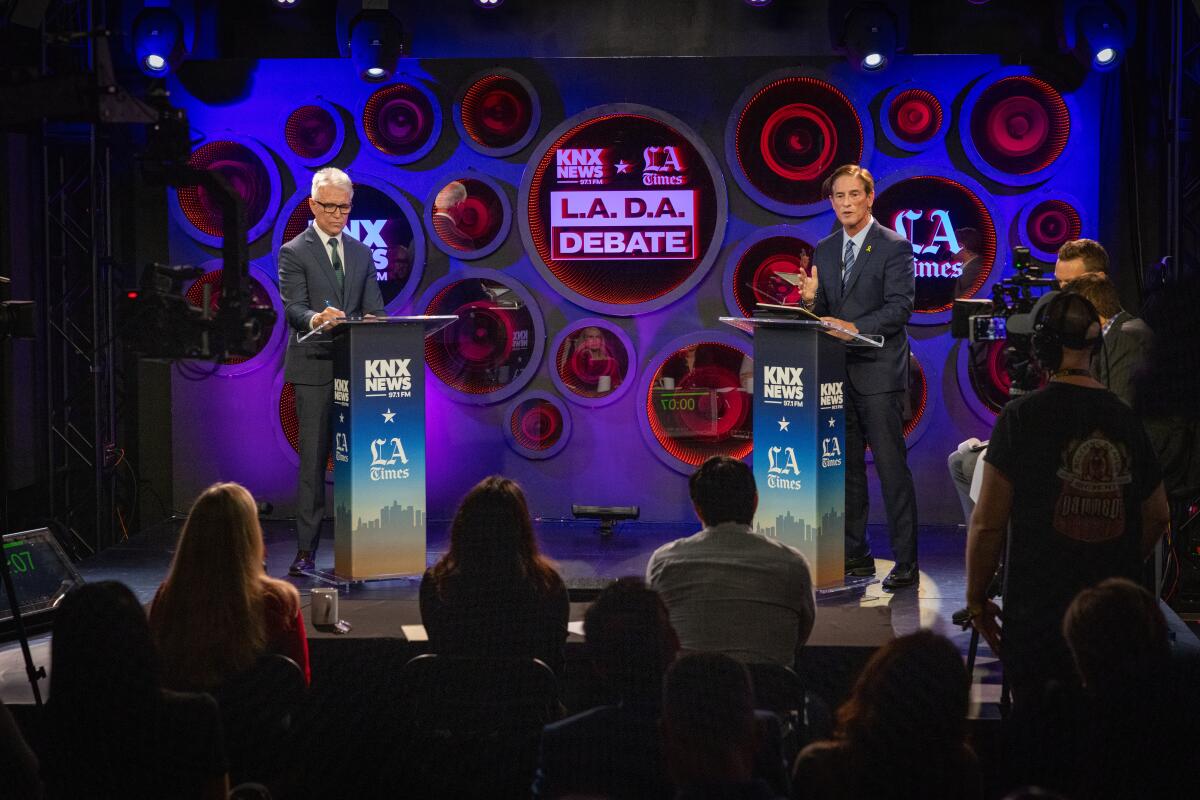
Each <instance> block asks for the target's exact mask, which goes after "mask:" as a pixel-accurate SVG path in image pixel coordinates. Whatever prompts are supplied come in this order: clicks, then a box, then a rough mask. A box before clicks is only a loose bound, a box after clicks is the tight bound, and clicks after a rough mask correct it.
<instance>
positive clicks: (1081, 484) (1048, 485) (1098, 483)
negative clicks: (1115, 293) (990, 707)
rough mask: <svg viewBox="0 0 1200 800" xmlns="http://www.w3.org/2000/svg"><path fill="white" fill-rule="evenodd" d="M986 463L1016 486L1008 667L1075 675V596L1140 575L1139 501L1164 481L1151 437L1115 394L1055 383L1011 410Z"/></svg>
mask: <svg viewBox="0 0 1200 800" xmlns="http://www.w3.org/2000/svg"><path fill="white" fill-rule="evenodd" d="M984 459H985V460H986V461H987V463H989V464H991V465H992V466H993V467H995V468H996V469H998V470H1000V472H1002V473H1003V474H1004V476H1005V477H1006V478H1008V480H1009V481H1011V482H1012V485H1013V501H1012V512H1011V516H1010V520H1011V524H1012V543H1011V546H1010V551H1009V555H1008V567H1007V569H1008V582H1007V587H1006V593H1005V597H1004V602H1003V606H1004V614H1003V620H1002V624H1003V639H1004V646H1003V649H1004V662H1005V669H1006V671H1007V672H1008V674H1009V677H1010V679H1016V680H1018V681H1019V680H1021V679H1022V678H1023V677H1026V676H1036V677H1038V678H1042V677H1054V676H1057V675H1059V674H1061V673H1063V672H1064V671H1065V672H1066V673H1067V675H1069V673H1070V666H1071V662H1070V657H1069V655H1068V654H1067V650H1066V644H1065V642H1064V641H1063V638H1062V632H1061V627H1062V618H1063V614H1064V613H1065V612H1066V610H1067V606H1069V605H1070V604H1071V600H1073V599H1074V597H1075V595H1076V594H1077V593H1078V592H1079V591H1080V590H1082V589H1084V588H1086V587H1088V586H1092V585H1094V584H1096V583H1098V582H1099V581H1101V580H1103V579H1104V578H1108V577H1112V576H1123V577H1127V578H1131V579H1134V580H1137V579H1138V577H1139V572H1140V569H1141V563H1142V559H1141V550H1140V542H1141V534H1142V524H1141V523H1142V514H1141V504H1142V502H1143V501H1144V500H1146V498H1147V497H1149V496H1150V494H1151V493H1152V492H1153V491H1154V489H1155V487H1157V486H1158V484H1159V482H1160V481H1161V479H1162V477H1161V474H1160V471H1159V466H1158V462H1157V460H1156V459H1155V457H1154V451H1153V450H1152V449H1151V447H1150V440H1149V438H1148V437H1147V436H1146V431H1145V429H1144V428H1143V427H1142V423H1141V421H1140V420H1139V419H1138V417H1137V416H1135V415H1134V413H1133V411H1132V410H1130V408H1129V407H1128V406H1126V405H1125V404H1124V403H1122V402H1121V401H1120V400H1118V399H1117V397H1116V395H1114V394H1112V393H1111V392H1109V391H1108V390H1106V389H1093V388H1088V387H1085V386H1077V385H1074V384H1069V383H1060V382H1051V383H1050V384H1048V385H1047V386H1045V387H1044V388H1042V389H1040V390H1038V391H1036V392H1033V393H1031V394H1028V395H1025V396H1024V397H1020V398H1017V399H1015V400H1013V401H1012V402H1010V403H1009V404H1008V405H1007V406H1005V407H1004V411H1003V412H1002V413H1001V414H1000V418H999V419H997V420H996V427H995V428H994V429H993V430H992V438H991V442H990V443H989V445H988V450H987V454H986V455H985V456H984ZM1064 677H1066V676H1065V675H1064Z"/></svg>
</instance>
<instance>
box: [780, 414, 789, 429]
mask: <svg viewBox="0 0 1200 800" xmlns="http://www.w3.org/2000/svg"><path fill="white" fill-rule="evenodd" d="M791 424H792V423H791V422H789V421H788V418H787V417H780V418H779V430H781V431H786V430H787V429H788V425H791Z"/></svg>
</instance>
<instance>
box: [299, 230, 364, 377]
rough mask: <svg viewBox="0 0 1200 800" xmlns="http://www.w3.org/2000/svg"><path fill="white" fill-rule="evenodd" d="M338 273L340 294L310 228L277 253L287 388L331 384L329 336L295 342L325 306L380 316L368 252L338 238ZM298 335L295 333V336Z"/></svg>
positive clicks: (347, 238) (326, 257)
mask: <svg viewBox="0 0 1200 800" xmlns="http://www.w3.org/2000/svg"><path fill="white" fill-rule="evenodd" d="M342 250H343V251H344V252H343V253H342V268H343V269H344V270H345V271H346V281H345V288H344V289H342V290H339V289H338V282H337V276H335V275H334V273H333V265H332V264H331V263H330V261H329V252H328V250H326V249H325V245H324V244H323V243H322V242H321V238H320V237H319V236H318V235H317V232H316V230H315V228H314V226H312V225H310V226H308V228H306V229H305V230H304V231H303V232H302V233H301V234H300V235H299V236H297V237H296V238H295V239H292V240H291V241H290V242H288V243H287V244H285V245H284V246H283V247H281V248H279V294H280V296H281V297H282V298H283V312H284V314H285V315H286V316H287V321H288V327H289V328H290V329H291V330H290V331H289V333H290V334H291V335H290V336H289V337H288V346H287V355H285V356H284V360H283V377H284V379H285V380H287V381H290V382H292V383H300V384H307V385H319V384H325V383H329V382H330V381H332V380H333V344H332V340H331V338H330V336H329V334H328V333H318V334H317V335H315V336H313V337H312V338H310V339H308V340H307V341H305V342H304V343H300V342H298V341H296V339H297V336H303V335H304V334H306V333H308V331H309V330H310V328H309V326H310V323H311V321H312V318H313V316H315V315H316V314H317V313H318V312H320V311H323V310H324V309H325V307H326V304H328V305H332V306H334V307H336V308H340V309H341V310H342V311H345V312H346V315H347V316H349V315H351V314H378V313H382V312H383V295H382V294H381V293H380V291H379V283H378V282H377V281H376V280H375V268H374V266H373V265H372V263H371V249H370V248H369V247H367V246H366V245H364V244H362V243H361V242H359V241H358V240H356V239H354V238H352V237H351V236H350V235H349V234H347V233H345V232H343V233H342ZM297 332H298V333H297Z"/></svg>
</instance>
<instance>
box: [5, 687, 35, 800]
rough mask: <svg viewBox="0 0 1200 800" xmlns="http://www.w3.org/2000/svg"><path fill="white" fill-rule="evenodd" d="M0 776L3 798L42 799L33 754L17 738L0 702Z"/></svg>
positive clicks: (14, 723)
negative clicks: (0, 777) (2, 779)
mask: <svg viewBox="0 0 1200 800" xmlns="http://www.w3.org/2000/svg"><path fill="white" fill-rule="evenodd" d="M0 775H3V776H4V791H5V794H6V796H12V797H16V798H29V800H37V798H39V797H41V796H42V781H41V778H39V777H38V760H37V755H36V754H35V753H34V752H33V749H32V748H30V746H29V744H28V743H27V742H26V741H25V737H24V736H22V735H21V729H20V728H19V727H18V726H17V721H16V720H14V719H13V716H12V714H10V713H9V711H8V708H7V707H6V706H5V705H4V701H3V700H0Z"/></svg>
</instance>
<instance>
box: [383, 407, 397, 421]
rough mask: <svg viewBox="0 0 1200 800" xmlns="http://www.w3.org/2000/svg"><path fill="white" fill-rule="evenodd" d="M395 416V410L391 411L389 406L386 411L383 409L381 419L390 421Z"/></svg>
mask: <svg viewBox="0 0 1200 800" xmlns="http://www.w3.org/2000/svg"><path fill="white" fill-rule="evenodd" d="M395 416H396V412H395V411H392V410H391V409H390V408H389V409H388V410H387V411H384V412H383V421H384V422H391V421H392V420H393V419H394V418H395Z"/></svg>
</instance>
